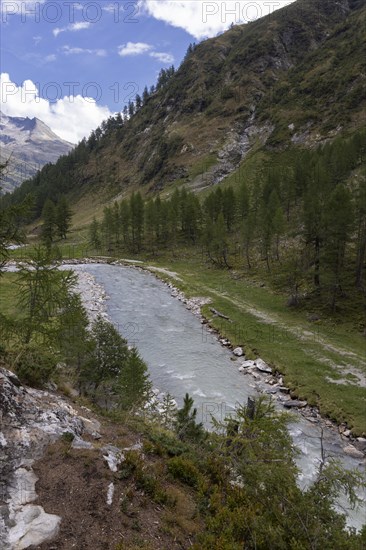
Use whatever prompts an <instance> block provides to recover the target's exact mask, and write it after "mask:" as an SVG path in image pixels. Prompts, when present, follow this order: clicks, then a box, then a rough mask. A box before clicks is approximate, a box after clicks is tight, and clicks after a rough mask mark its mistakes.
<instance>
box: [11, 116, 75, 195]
mask: <svg viewBox="0 0 366 550" xmlns="http://www.w3.org/2000/svg"><path fill="white" fill-rule="evenodd" d="M72 148H73V145H72V144H71V143H68V142H67V141H64V140H62V139H61V138H60V137H58V136H57V135H56V134H55V133H54V132H52V130H51V128H49V127H48V126H47V125H46V124H45V123H44V122H42V121H41V120H39V119H38V118H28V117H26V118H20V117H10V116H6V115H5V114H4V113H2V112H0V159H1V161H2V162H3V161H5V160H7V159H9V167H8V170H7V173H6V175H5V178H4V179H3V180H2V181H1V184H0V185H1V188H2V192H6V191H12V190H13V189H14V188H15V187H18V186H19V185H20V184H21V183H22V182H23V181H24V180H26V179H29V178H30V177H32V176H34V174H36V172H37V171H38V170H40V169H41V168H42V167H43V166H44V165H45V164H47V163H50V162H51V163H54V162H56V161H57V159H58V158H59V157H60V156H61V155H65V154H66V153H68V152H69V151H70V150H71V149H72Z"/></svg>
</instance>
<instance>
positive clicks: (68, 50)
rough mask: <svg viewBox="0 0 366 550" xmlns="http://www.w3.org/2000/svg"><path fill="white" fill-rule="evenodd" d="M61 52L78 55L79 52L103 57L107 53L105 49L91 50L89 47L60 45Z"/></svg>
mask: <svg viewBox="0 0 366 550" xmlns="http://www.w3.org/2000/svg"><path fill="white" fill-rule="evenodd" d="M62 53H64V54H65V55H80V54H92V55H96V56H97V57H105V56H106V55H107V52H106V50H102V49H101V50H99V49H96V50H91V49H89V48H71V47H70V46H68V45H66V46H62Z"/></svg>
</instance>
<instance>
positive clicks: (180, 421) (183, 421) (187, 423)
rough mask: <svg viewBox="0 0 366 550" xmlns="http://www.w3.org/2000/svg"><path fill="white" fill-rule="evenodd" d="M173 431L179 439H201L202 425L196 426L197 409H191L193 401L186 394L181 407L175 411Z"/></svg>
mask: <svg viewBox="0 0 366 550" xmlns="http://www.w3.org/2000/svg"><path fill="white" fill-rule="evenodd" d="M175 430H176V432H177V434H178V437H179V439H182V440H188V441H189V440H193V441H197V440H199V439H201V438H202V437H203V434H204V430H203V424H202V423H199V424H197V409H196V408H193V399H192V397H190V396H189V395H188V393H186V395H185V398H184V402H183V407H182V408H181V409H179V410H178V411H177V415H176V421H175Z"/></svg>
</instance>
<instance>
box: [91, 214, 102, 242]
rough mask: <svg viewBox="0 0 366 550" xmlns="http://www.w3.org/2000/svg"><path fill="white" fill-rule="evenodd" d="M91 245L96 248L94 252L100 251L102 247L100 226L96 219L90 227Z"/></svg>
mask: <svg viewBox="0 0 366 550" xmlns="http://www.w3.org/2000/svg"><path fill="white" fill-rule="evenodd" d="M89 243H90V244H91V246H92V247H93V248H94V250H99V249H100V248H101V246H102V241H101V237H100V224H99V222H97V220H96V219H95V218H93V221H92V223H91V225H90V227H89Z"/></svg>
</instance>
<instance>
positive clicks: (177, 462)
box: [168, 456, 200, 487]
mask: <svg viewBox="0 0 366 550" xmlns="http://www.w3.org/2000/svg"><path fill="white" fill-rule="evenodd" d="M168 471H169V473H170V474H171V475H172V476H173V477H174V478H175V479H179V481H182V482H183V483H185V484H186V485H189V486H190V487H197V485H198V481H199V478H200V473H199V471H198V469H197V467H196V466H195V465H194V463H193V462H192V461H191V460H190V459H189V458H185V457H182V456H177V457H175V458H172V459H171V460H170V461H169V463H168Z"/></svg>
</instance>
